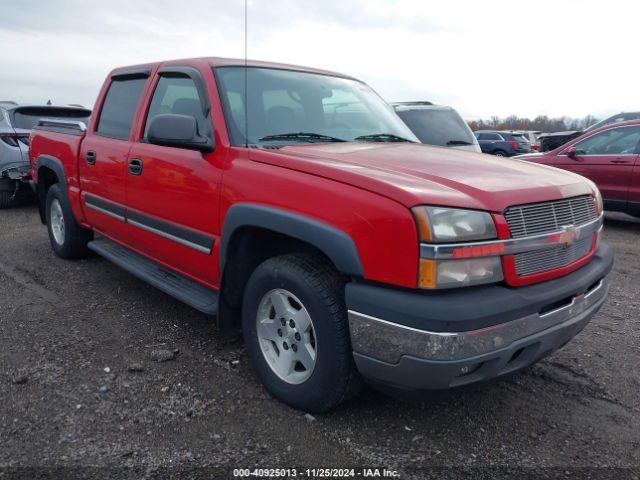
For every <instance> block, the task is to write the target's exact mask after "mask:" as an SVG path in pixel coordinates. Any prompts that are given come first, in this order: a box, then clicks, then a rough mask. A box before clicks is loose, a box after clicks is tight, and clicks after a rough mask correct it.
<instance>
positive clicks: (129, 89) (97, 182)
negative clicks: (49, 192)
mask: <svg viewBox="0 0 640 480" xmlns="http://www.w3.org/2000/svg"><path fill="white" fill-rule="evenodd" d="M146 82H147V75H146V74H138V75H121V76H116V77H113V78H112V79H111V84H110V85H109V87H108V91H107V94H106V96H105V100H104V102H103V106H102V109H101V111H100V118H99V119H98V122H94V125H95V127H93V128H94V131H92V132H89V133H88V134H87V136H86V138H85V139H84V141H83V142H82V147H81V149H80V160H79V167H78V168H79V172H80V190H81V192H82V204H83V209H84V212H85V216H86V218H87V221H88V223H89V224H90V225H91V226H92V227H93V228H95V229H96V230H98V231H101V232H102V233H105V234H106V235H109V236H110V237H113V238H115V239H117V240H120V241H126V233H127V227H126V224H125V171H126V168H127V167H126V164H127V158H128V155H129V150H130V149H131V145H132V142H131V140H130V137H131V126H132V124H133V120H134V117H135V113H136V109H137V107H138V103H139V102H140V97H141V95H142V91H143V88H144V86H145V84H146Z"/></svg>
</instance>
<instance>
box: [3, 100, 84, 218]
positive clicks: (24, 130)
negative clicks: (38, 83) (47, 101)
mask: <svg viewBox="0 0 640 480" xmlns="http://www.w3.org/2000/svg"><path fill="white" fill-rule="evenodd" d="M90 115H91V110H87V109H86V108H83V107H76V106H68V107H64V106H51V105H44V106H40V105H37V106H36V105H18V104H17V103H16V102H11V101H4V102H0V208H6V207H9V206H11V205H13V204H14V203H15V202H16V200H17V199H18V198H19V197H20V196H21V195H24V194H27V193H28V192H29V189H28V188H27V186H26V183H25V179H26V177H27V176H28V174H29V172H30V166H29V134H30V133H31V129H32V128H33V127H34V126H35V125H36V124H37V123H38V120H40V119H41V118H51V119H57V120H65V119H68V120H79V121H83V122H86V121H87V119H88V118H89V116H90Z"/></svg>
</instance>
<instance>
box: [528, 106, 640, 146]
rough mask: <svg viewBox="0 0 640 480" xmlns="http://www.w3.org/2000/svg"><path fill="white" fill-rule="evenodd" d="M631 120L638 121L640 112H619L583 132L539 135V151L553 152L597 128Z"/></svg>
mask: <svg viewBox="0 0 640 480" xmlns="http://www.w3.org/2000/svg"><path fill="white" fill-rule="evenodd" d="M631 120H640V112H621V113H616V114H615V115H611V116H610V117H607V118H605V119H603V120H600V121H599V122H598V123H594V124H593V125H591V126H590V127H587V128H586V129H584V130H571V131H567V132H553V133H543V134H541V135H540V137H539V138H540V150H541V151H543V152H548V151H551V150H554V149H556V148H558V147H560V146H562V145H564V144H565V143H567V142H569V141H570V140H573V139H574V138H577V137H579V136H580V135H582V134H583V133H586V132H592V131H594V130H596V129H598V128H601V127H604V126H606V125H613V124H614V123H620V122H628V121H631Z"/></svg>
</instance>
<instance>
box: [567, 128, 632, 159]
mask: <svg viewBox="0 0 640 480" xmlns="http://www.w3.org/2000/svg"><path fill="white" fill-rule="evenodd" d="M639 141H640V127H621V128H614V129H611V130H605V131H604V132H600V133H596V134H595V135H592V136H591V137H589V138H586V139H584V140H582V141H581V142H578V143H576V144H575V148H576V153H577V154H578V155H634V154H635V153H636V152H637V147H638V142H639Z"/></svg>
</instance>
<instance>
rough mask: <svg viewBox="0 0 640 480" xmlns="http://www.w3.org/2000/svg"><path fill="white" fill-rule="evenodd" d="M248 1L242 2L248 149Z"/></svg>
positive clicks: (246, 139) (245, 127)
mask: <svg viewBox="0 0 640 480" xmlns="http://www.w3.org/2000/svg"><path fill="white" fill-rule="evenodd" d="M247 3H248V0H244V143H245V147H246V148H249V108H248V107H247V99H248V98H249V90H248V83H249V82H248V78H247V77H248V71H247V50H248V46H247V39H248V33H247V32H248V24H247V18H248V5H247Z"/></svg>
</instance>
